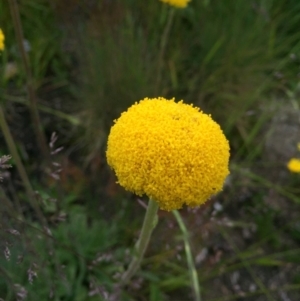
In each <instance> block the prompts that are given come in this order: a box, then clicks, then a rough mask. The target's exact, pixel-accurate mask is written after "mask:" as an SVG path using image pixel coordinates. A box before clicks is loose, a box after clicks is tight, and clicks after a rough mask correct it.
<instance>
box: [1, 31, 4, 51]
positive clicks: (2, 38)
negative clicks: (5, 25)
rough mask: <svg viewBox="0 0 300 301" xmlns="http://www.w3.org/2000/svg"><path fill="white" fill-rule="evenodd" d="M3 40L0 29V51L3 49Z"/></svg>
mask: <svg viewBox="0 0 300 301" xmlns="http://www.w3.org/2000/svg"><path fill="white" fill-rule="evenodd" d="M4 39H5V37H4V34H3V31H2V29H1V28H0V50H3V49H4Z"/></svg>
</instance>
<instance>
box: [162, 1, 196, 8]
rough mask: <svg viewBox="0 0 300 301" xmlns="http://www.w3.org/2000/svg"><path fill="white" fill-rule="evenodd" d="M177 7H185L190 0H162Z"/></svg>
mask: <svg viewBox="0 0 300 301" xmlns="http://www.w3.org/2000/svg"><path fill="white" fill-rule="evenodd" d="M160 1H162V2H165V3H167V4H169V5H171V6H174V7H177V8H185V7H186V6H187V4H188V2H190V0H160Z"/></svg>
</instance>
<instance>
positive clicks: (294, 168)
mask: <svg viewBox="0 0 300 301" xmlns="http://www.w3.org/2000/svg"><path fill="white" fill-rule="evenodd" d="M287 168H288V169H289V170H290V171H291V172H300V159H296V158H292V159H291V160H290V161H289V162H288V164H287Z"/></svg>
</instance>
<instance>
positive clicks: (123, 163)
mask: <svg viewBox="0 0 300 301" xmlns="http://www.w3.org/2000/svg"><path fill="white" fill-rule="evenodd" d="M106 156H107V162H108V164H109V165H110V166H111V167H112V168H113V169H114V170H115V173H116V175H117V178H118V183H119V184H120V185H121V186H123V187H124V188H125V189H126V190H129V191H131V192H133V193H136V194H138V195H143V194H146V195H147V196H148V197H149V198H151V199H153V200H155V201H156V202H157V203H158V205H159V207H160V209H163V210H167V211H170V210H174V209H179V208H181V207H182V206H183V205H184V204H186V205H188V206H190V207H195V206H199V205H201V204H203V203H204V202H205V201H206V200H207V199H208V198H209V197H210V196H211V195H213V194H215V193H217V192H219V191H220V190H222V187H223V184H224V180H225V178H226V176H227V175H228V174H229V170H228V161H229V143H228V141H227V139H226V138H225V136H224V134H223V132H222V130H221V128H220V126H219V125H218V124H217V123H216V122H215V121H213V120H212V118H211V117H210V116H209V115H207V114H204V113H203V112H201V111H200V110H199V109H198V108H196V107H193V106H192V105H187V104H184V103H183V102H182V101H181V102H178V103H176V102H175V101H174V100H173V99H172V100H167V99H164V98H161V97H160V98H154V99H148V98H145V99H144V100H142V101H140V102H139V103H135V104H134V105H133V106H132V107H130V108H129V109H128V110H127V111H126V112H124V113H123V114H122V115H121V117H120V118H119V119H117V120H116V121H115V124H114V125H113V126H112V128H111V131H110V134H109V137H108V146H107V152H106Z"/></svg>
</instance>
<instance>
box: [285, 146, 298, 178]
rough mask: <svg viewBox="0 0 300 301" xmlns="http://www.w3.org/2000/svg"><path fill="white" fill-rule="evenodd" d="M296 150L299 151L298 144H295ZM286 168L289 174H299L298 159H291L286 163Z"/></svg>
mask: <svg viewBox="0 0 300 301" xmlns="http://www.w3.org/2000/svg"><path fill="white" fill-rule="evenodd" d="M297 148H298V150H299V151H300V143H298V144H297ZM287 168H288V169H289V171H290V172H295V173H300V159H297V158H291V159H290V160H289V162H288V163H287Z"/></svg>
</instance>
